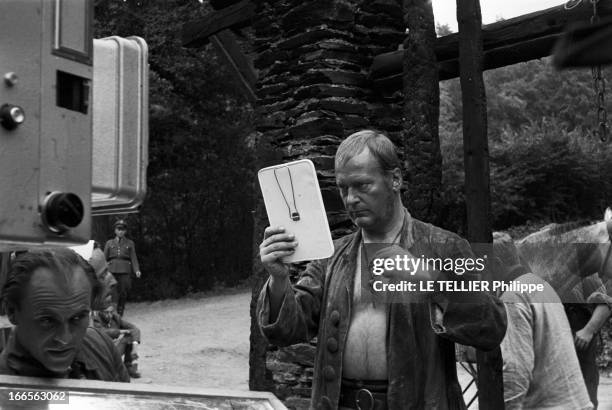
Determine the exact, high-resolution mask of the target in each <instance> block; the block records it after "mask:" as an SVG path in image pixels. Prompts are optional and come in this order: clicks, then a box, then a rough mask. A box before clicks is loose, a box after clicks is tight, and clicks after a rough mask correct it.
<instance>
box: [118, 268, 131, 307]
mask: <svg viewBox="0 0 612 410" xmlns="http://www.w3.org/2000/svg"><path fill="white" fill-rule="evenodd" d="M113 276H114V277H115V279H116V280H117V313H119V315H121V316H123V311H124V310H125V302H126V301H127V297H128V293H129V291H130V288H131V287H132V277H131V276H130V274H129V273H113Z"/></svg>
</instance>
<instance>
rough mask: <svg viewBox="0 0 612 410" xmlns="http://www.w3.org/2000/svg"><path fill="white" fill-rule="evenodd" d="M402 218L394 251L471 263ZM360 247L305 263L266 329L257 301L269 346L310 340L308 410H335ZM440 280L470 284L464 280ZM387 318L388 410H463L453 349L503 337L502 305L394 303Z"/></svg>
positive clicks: (437, 298) (434, 231) (448, 298)
mask: <svg viewBox="0 0 612 410" xmlns="http://www.w3.org/2000/svg"><path fill="white" fill-rule="evenodd" d="M405 214H406V218H404V226H403V228H402V233H401V236H400V242H399V244H400V246H401V247H402V248H404V249H406V250H408V251H410V252H411V253H412V254H413V255H415V256H416V255H418V256H421V255H424V256H425V257H442V258H454V257H474V256H473V254H472V251H471V248H470V246H469V244H468V243H467V242H466V241H465V240H463V239H461V238H460V237H459V236H457V235H455V234H453V233H451V232H448V231H445V230H443V229H440V228H437V227H435V226H433V225H431V224H426V223H424V222H421V221H418V220H416V219H414V218H411V217H410V215H409V214H408V211H405ZM360 243H361V233H360V231H358V232H356V233H353V234H351V235H348V236H346V237H344V238H341V239H339V240H336V241H335V242H334V246H335V252H334V254H333V255H332V257H330V258H328V259H325V260H320V261H313V262H311V263H310V264H309V265H308V266H307V268H306V270H305V271H304V272H303V273H302V275H301V276H300V279H299V281H298V283H297V284H296V285H295V286H293V287H289V286H288V288H287V289H286V293H285V297H284V300H283V303H282V306H281V309H280V312H279V316H278V318H277V321H276V322H274V323H270V321H269V299H268V298H269V297H268V293H267V289H268V286H267V284H266V285H265V286H264V289H263V290H262V292H261V294H260V297H259V301H258V320H259V324H260V327H261V330H262V332H263V334H264V335H265V336H266V337H267V338H268V340H269V341H270V342H271V343H272V344H275V345H278V346H287V345H291V344H295V343H300V342H306V341H309V340H311V339H312V338H313V337H315V336H317V340H318V342H317V343H318V347H317V351H316V358H315V371H314V378H313V386H312V397H311V408H312V409H335V408H337V407H338V401H339V396H340V385H341V378H342V354H343V350H344V345H345V342H346V336H347V333H348V328H349V324H350V318H351V301H352V300H353V295H352V293H353V280H354V275H355V269H356V257H357V252H358V248H359V246H360ZM441 275H442V277H443V278H444V277H447V278H448V279H450V280H470V279H469V278H468V277H467V274H466V275H463V276H457V275H455V274H454V273H450V272H441ZM468 302H469V303H468ZM388 311H389V313H388V315H389V316H388V326H387V343H388V346H387V363H389V365H388V372H389V374H388V382H389V388H388V392H387V404H388V408H389V409H390V410H398V409H402V410H409V409H414V410H417V409H418V410H422V409H436V410H446V409H465V403H464V401H463V398H462V395H461V388H460V386H459V383H458V381H457V373H456V363H455V347H454V342H458V343H462V344H465V345H471V346H474V347H476V348H479V349H483V350H490V349H493V348H495V347H497V346H498V345H499V344H500V342H501V340H502V338H503V337H504V333H505V331H506V323H507V322H506V312H505V309H504V306H503V304H502V303H501V302H500V301H499V299H497V298H495V297H494V296H492V295H489V294H486V293H480V292H473V293H465V292H456V293H450V292H449V293H441V292H440V293H431V294H430V295H429V296H428V299H427V301H426V302H422V303H393V304H391V305H390V306H389V309H388Z"/></svg>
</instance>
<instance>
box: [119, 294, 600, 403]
mask: <svg viewBox="0 0 612 410" xmlns="http://www.w3.org/2000/svg"><path fill="white" fill-rule="evenodd" d="M250 300H251V293H250V291H241V292H239V293H233V294H232V293H230V294H224V295H218V296H217V295H215V296H200V297H198V298H183V299H180V300H166V301H160V302H153V303H135V304H128V306H127V308H126V314H125V318H126V319H127V320H130V321H133V322H134V323H135V324H137V325H138V326H140V328H141V330H142V334H143V336H142V337H143V342H142V345H141V346H140V356H141V359H140V360H139V366H140V370H141V373H142V375H143V378H142V379H140V382H148V383H155V384H164V385H174V386H190V385H192V386H197V387H200V388H224V389H235V390H248V375H249V362H248V360H249V327H250V319H249V303H250ZM459 369H460V368H459ZM459 376H460V381H461V383H462V384H463V385H465V384H466V383H468V382H469V380H470V378H469V376H468V374H467V373H466V372H465V371H464V370H462V369H460V371H459ZM134 381H135V382H139V381H137V380H134ZM472 391H473V388H472ZM472 396H473V394H471V392H468V393H467V394H466V398H467V401H469V399H470V398H471V397H472ZM598 396H599V401H600V405H599V409H600V410H608V409H610V410H612V378H610V377H608V375H602V377H601V381H600V386H599V395H598ZM476 408H477V406H476V405H472V406H471V407H470V410H473V409H476Z"/></svg>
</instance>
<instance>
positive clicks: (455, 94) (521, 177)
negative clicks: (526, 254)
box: [440, 59, 612, 234]
mask: <svg viewBox="0 0 612 410" xmlns="http://www.w3.org/2000/svg"><path fill="white" fill-rule="evenodd" d="M604 72H605V75H606V77H607V78H610V72H609V70H604ZM484 77H485V85H486V89H487V106H488V127H489V130H488V133H489V153H490V167H491V210H492V219H493V227H494V229H497V230H500V229H509V228H511V227H515V226H519V225H527V226H530V225H533V226H534V227H535V226H538V225H544V224H546V223H549V222H564V221H569V220H575V219H593V220H596V219H599V220H601V218H602V216H603V211H604V209H605V208H606V206H608V205H611V203H610V199H611V194H612V180H611V179H610V175H611V172H612V162H611V161H610V158H611V156H610V154H612V143H610V142H608V143H603V142H601V141H600V140H599V139H598V138H597V137H596V136H593V135H590V132H591V129H592V127H593V124H594V123H595V113H594V104H595V103H594V101H595V97H594V91H593V88H592V77H591V71H590V69H584V70H568V71H556V70H555V69H554V68H553V67H552V65H551V64H550V61H549V59H542V60H533V61H530V62H527V63H521V64H516V65H513V66H509V67H504V68H500V69H496V70H492V71H487V72H485V75H484ZM440 88H441V90H440V92H441V96H440V100H441V107H440V140H441V141H440V143H441V148H442V156H443V162H444V166H443V189H444V192H443V195H442V198H443V200H442V201H443V203H442V204H441V209H442V212H441V220H442V222H441V224H442V225H443V226H445V227H447V228H449V229H452V230H454V231H457V232H460V233H462V232H465V229H466V219H465V199H464V194H463V137H462V134H461V94H460V86H459V81H458V80H449V81H445V82H442V83H441V85H440ZM607 106H608V110H609V109H610V108H611V105H610V101H609V98H608V102H607ZM529 230H530V229H518V230H516V232H517V233H520V234H525V233H528V231H529Z"/></svg>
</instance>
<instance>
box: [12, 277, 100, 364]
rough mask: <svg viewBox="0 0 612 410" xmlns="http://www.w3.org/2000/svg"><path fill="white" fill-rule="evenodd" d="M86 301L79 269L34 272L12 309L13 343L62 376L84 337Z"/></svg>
mask: <svg viewBox="0 0 612 410" xmlns="http://www.w3.org/2000/svg"><path fill="white" fill-rule="evenodd" d="M90 298H91V284H90V282H89V280H88V279H87V277H86V275H85V272H84V271H83V269H82V268H81V267H75V268H74V270H73V271H72V272H68V273H66V274H65V275H64V274H62V273H53V272H52V271H51V270H49V269H47V268H38V269H36V270H35V271H34V273H33V274H32V277H31V278H30V282H29V283H28V284H27V285H26V288H25V290H24V295H23V299H22V300H21V304H20V307H19V308H18V309H16V310H15V314H14V323H15V325H16V334H17V340H18V341H19V343H20V344H21V346H23V347H24V348H25V349H26V350H27V351H28V352H29V353H30V355H32V356H33V357H34V358H35V359H36V360H38V361H39V362H40V363H41V364H42V365H43V366H45V367H46V368H47V369H48V370H50V371H52V372H55V373H60V374H61V373H65V372H66V371H68V369H69V367H70V364H71V363H72V361H73V360H74V357H75V355H76V353H77V351H78V349H79V348H80V346H81V343H82V340H83V337H85V332H86V330H87V326H88V325H89V306H90Z"/></svg>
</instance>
